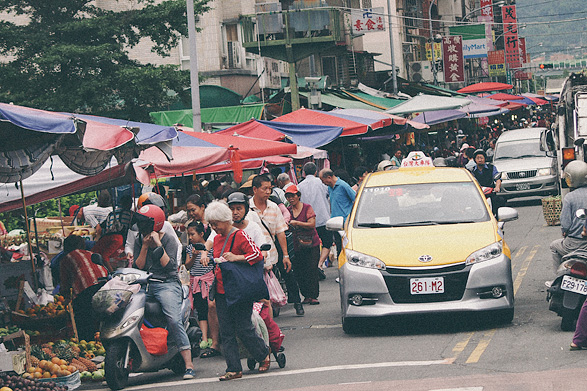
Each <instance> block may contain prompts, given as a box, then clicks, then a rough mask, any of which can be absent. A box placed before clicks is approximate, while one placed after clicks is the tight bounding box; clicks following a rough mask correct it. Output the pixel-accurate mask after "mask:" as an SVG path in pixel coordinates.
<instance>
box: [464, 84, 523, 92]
mask: <svg viewBox="0 0 587 391" xmlns="http://www.w3.org/2000/svg"><path fill="white" fill-rule="evenodd" d="M512 88H514V86H513V85H511V84H505V83H495V82H483V83H476V84H471V85H470V86H466V87H464V88H461V89H460V90H457V92H460V93H462V94H474V93H478V92H489V91H501V90H509V89H512Z"/></svg>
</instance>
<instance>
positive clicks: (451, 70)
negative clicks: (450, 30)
mask: <svg viewBox="0 0 587 391" xmlns="http://www.w3.org/2000/svg"><path fill="white" fill-rule="evenodd" d="M442 54H443V56H444V81H445V83H462V82H464V81H465V66H464V60H463V38H462V37H461V36H460V35H451V36H448V37H444V38H442Z"/></svg>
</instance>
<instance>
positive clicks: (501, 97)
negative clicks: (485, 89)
mask: <svg viewBox="0 0 587 391" xmlns="http://www.w3.org/2000/svg"><path fill="white" fill-rule="evenodd" d="M486 98H491V99H496V100H522V99H524V97H523V96H519V95H512V94H504V93H503V92H498V93H497V94H491V95H487V96H486Z"/></svg>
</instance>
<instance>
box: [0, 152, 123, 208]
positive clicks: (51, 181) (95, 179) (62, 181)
mask: <svg viewBox="0 0 587 391" xmlns="http://www.w3.org/2000/svg"><path fill="white" fill-rule="evenodd" d="M111 163H114V160H113V161H112V162H111ZM134 181H135V177H134V170H133V169H132V166H131V165H130V164H126V165H124V164H122V165H115V166H114V167H112V168H108V169H106V170H104V171H102V172H101V173H99V174H97V175H94V176H84V175H80V174H77V173H75V172H73V171H71V170H70V169H69V168H68V167H67V166H66V165H65V163H64V162H63V161H62V160H61V159H60V158H59V157H53V158H52V161H49V160H47V161H46V162H45V164H43V165H42V167H41V168H40V169H39V170H38V171H37V172H36V173H35V174H33V175H32V176H31V177H29V178H27V179H25V180H23V181H22V187H23V192H24V195H25V200H26V204H27V205H33V204H37V203H39V202H43V201H47V200H50V199H53V198H58V197H64V196H67V195H70V194H75V193H80V192H90V191H96V190H102V189H108V188H112V187H118V186H122V185H125V184H129V183H133V182H134ZM20 208H22V199H21V194H20V188H19V187H17V186H16V185H14V184H4V186H3V187H2V188H1V191H0V213H3V212H8V211H11V210H15V209H20Z"/></svg>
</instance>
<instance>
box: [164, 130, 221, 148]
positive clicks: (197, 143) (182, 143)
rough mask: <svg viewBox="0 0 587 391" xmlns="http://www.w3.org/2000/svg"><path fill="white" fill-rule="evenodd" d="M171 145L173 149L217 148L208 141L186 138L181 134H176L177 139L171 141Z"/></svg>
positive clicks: (186, 136) (185, 135)
mask: <svg viewBox="0 0 587 391" xmlns="http://www.w3.org/2000/svg"><path fill="white" fill-rule="evenodd" d="M172 144H173V146H174V147H206V148H219V147H218V145H216V144H212V143H209V142H208V141H205V140H202V139H199V138H197V137H191V136H188V135H187V134H185V133H183V132H177V137H176V138H174V139H173V141H172Z"/></svg>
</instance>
